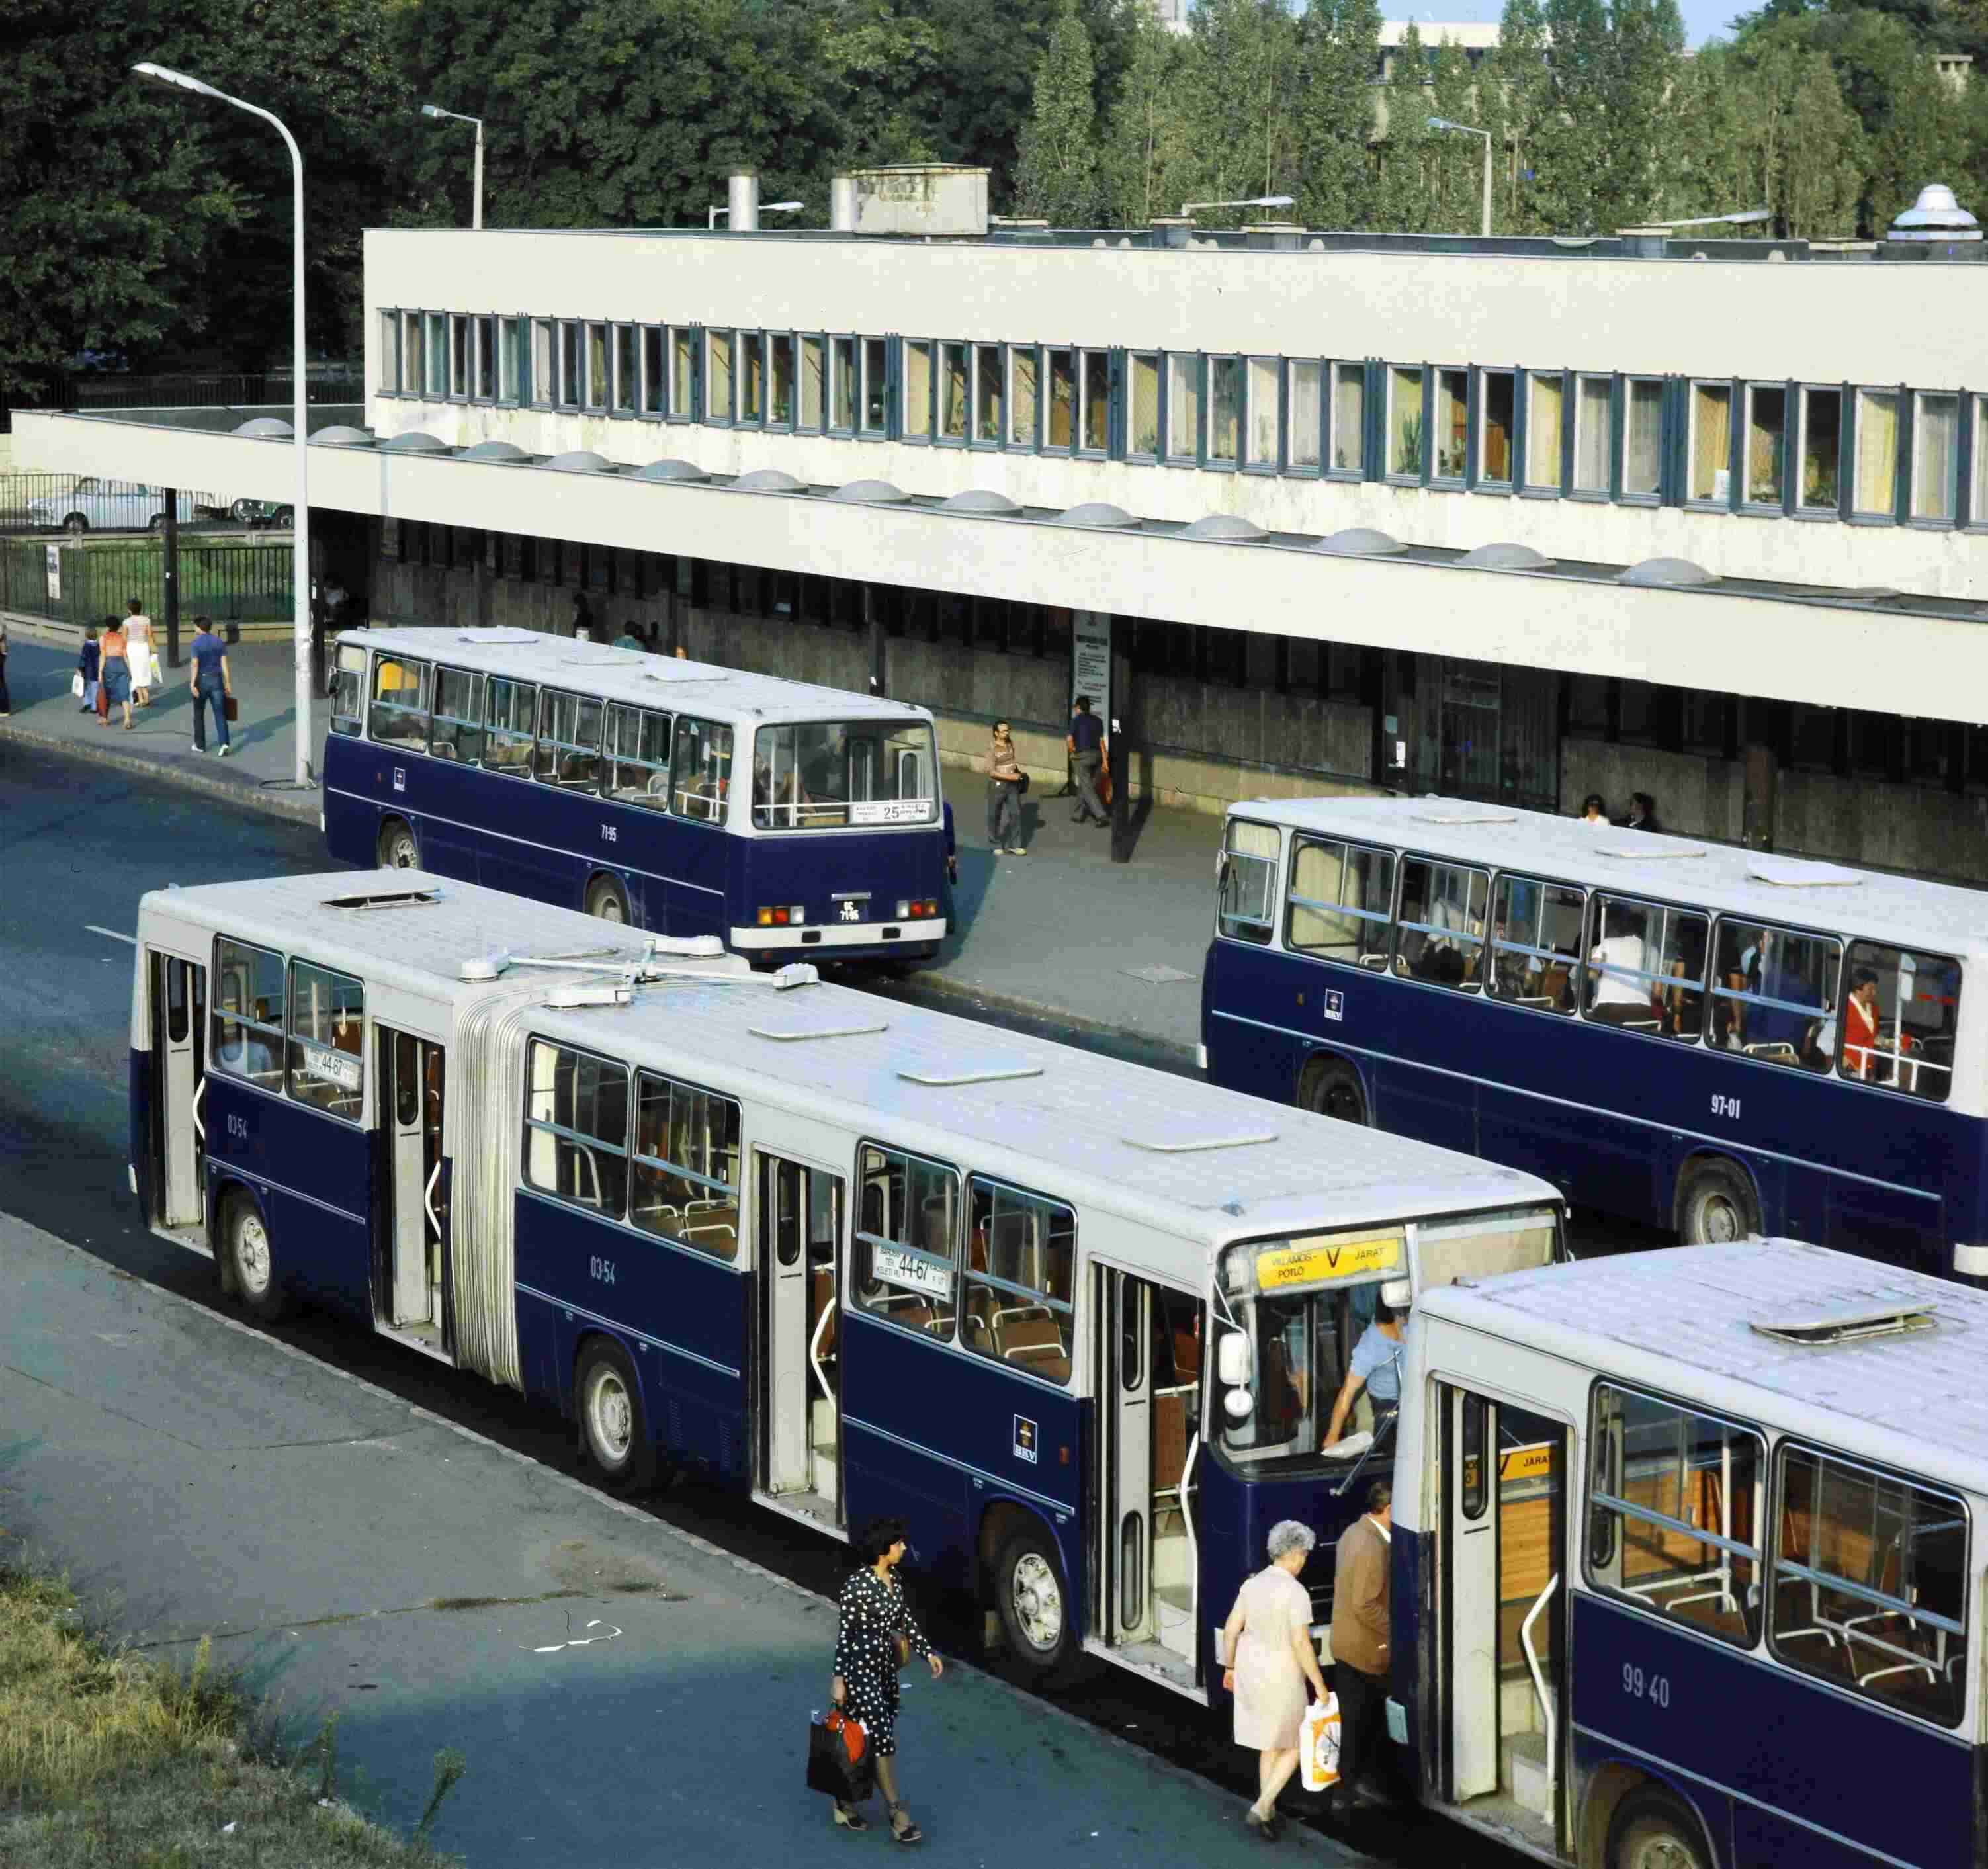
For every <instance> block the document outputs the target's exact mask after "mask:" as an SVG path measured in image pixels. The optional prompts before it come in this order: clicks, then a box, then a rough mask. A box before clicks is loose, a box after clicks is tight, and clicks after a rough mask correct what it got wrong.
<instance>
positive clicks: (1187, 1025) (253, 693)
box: [0, 620, 1222, 1062]
mask: <svg viewBox="0 0 1988 1869" xmlns="http://www.w3.org/2000/svg"><path fill="white" fill-rule="evenodd" d="M9 628H10V630H11V633H12V643H13V648H12V654H9V656H8V658H7V679H8V687H9V688H11V690H12V694H13V701H14V712H13V718H12V719H11V720H9V721H7V722H0V732H8V730H10V729H11V731H12V734H13V735H14V737H15V738H17V739H19V740H22V741H26V742H32V743H34V744H37V745H43V746H46V747H49V748H50V749H57V750H60V751H62V752H70V753H75V754H77V755H80V756H82V757H83V758H86V759H93V760H96V761H97V762H100V763H104V764H108V765H110V766H116V767H120V768H123V769H126V770H130V771H138V772H149V773H153V774H155V775H157V776H159V777H161V778H163V779H169V780H171V782H174V783H175V784H180V785H186V786H195V787H198V788H199V789H201V790H203V791H206V792H209V793H215V794H217V795H218V796H221V797H224V798H227V799H232V800H233V801H235V803H238V804H239V805H241V806H245V807H246V808H248V809H252V810H257V811H265V812H272V813H276V814H277V815H279V816H283V817H286V818H289V819H292V820H295V821H296V822H298V823H306V824H309V825H312V826H315V825H316V823H317V821H318V810H319V803H320V795H319V793H317V792H316V790H315V789H313V790H311V791H308V792H301V793H300V792H296V791H292V790H289V789H287V786H288V782H289V778H290V775H291V769H292V760H293V759H294V752H293V747H294V744H295V742H294V741H293V739H292V729H293V727H294V724H295V721H296V711H295V708H294V706H293V705H292V686H291V683H292V675H291V669H292V664H291V660H290V647H289V644H288V643H286V642H255V643H246V642H245V643H241V644H236V645H235V647H232V648H231V649H230V650H229V651H228V671H229V673H230V674H231V675H232V678H233V680H234V683H235V693H236V695H237V696H238V698H239V700H240V702H241V709H240V711H241V719H240V721H239V722H238V724H237V725H236V727H235V729H234V734H233V739H234V748H235V750H234V751H233V752H232V754H231V755H230V756H229V757H228V759H221V758H219V757H218V755H216V753H215V751H214V750H213V749H212V747H211V745H210V747H209V749H208V752H206V753H205V754H200V753H196V752H193V751H192V750H191V747H192V740H193V728H192V706H193V701H192V695H191V692H190V691H188V688H187V685H186V671H185V670H184V668H181V669H169V670H167V684H166V685H165V687H164V688H159V689H155V690H154V701H153V704H152V705H151V706H150V708H134V710H133V711H132V722H133V731H132V732H130V733H126V732H123V730H122V728H120V727H117V726H115V725H113V726H110V727H100V726H99V725H97V724H96V716H95V715H93V714H84V713H83V712H81V711H79V708H78V705H77V703H76V701H75V700H74V699H73V698H72V697H71V695H70V694H69V677H70V675H71V674H72V673H73V671H74V669H75V667H76V640H77V639H76V637H75V636H74V634H73V633H72V632H69V631H66V630H56V629H52V628H49V627H46V626H42V627H36V626H34V625H32V624H25V623H22V622H20V621H19V620H16V621H15V622H12V624H10V625H9ZM183 640H191V629H188V630H187V631H186V632H185V634H184V639H183ZM161 650H162V653H163V645H161ZM312 716H313V718H312V724H311V737H312V751H311V759H312V769H313V771H316V770H319V769H320V768H321V766H322V763H323V751H324V737H325V732H326V719H327V715H326V704H325V702H324V701H323V699H322V698H320V699H319V700H318V701H316V705H315V706H314V707H313V710H312ZM945 788H946V793H947V796H948V797H949V798H950V799H952V809H953V821H954V829H955V835H956V836H957V838H958V843H959V886H958V888H957V890H956V891H955V892H954V907H955V933H954V934H953V935H952V938H950V939H949V940H948V942H947V944H946V946H945V951H944V954H943V955H942V961H941V964H940V965H939V966H938V968H932V969H927V970H925V972H922V973H921V974H920V975H918V982H919V983H920V989H921V992H928V993H932V994H936V995H944V996H945V997H946V998H948V999H966V1000H969V1001H972V1002H980V1003H983V1004H987V1005H995V1006H998V1007H999V1008H1001V1009H1006V1010H1013V1011H1019V1012H1024V1013H1027V1014H1030V1015H1033V1016H1036V1017H1038V1018H1042V1019H1048V1020H1050V1021H1052V1022H1056V1021H1061V1022H1065V1023H1067V1024H1070V1025H1074V1026H1083V1027H1087V1028H1090V1029H1094V1030H1099V1031H1104V1032H1108V1033H1124V1034H1131V1035H1133V1036H1137V1037H1138V1038H1139V1039H1142V1040H1144V1041H1145V1042H1146V1043H1148V1044H1149V1045H1150V1046H1152V1047H1153V1049H1154V1051H1155V1054H1156V1056H1158V1057H1161V1058H1167V1059H1171V1060H1173V1061H1175V1062H1182V1061H1191V1060H1192V1057H1193V1055H1194V1047H1195V1042H1196V1040H1197V1039H1198V1038H1199V1024H1200V1003H1201V1002H1200V994H1201V986H1200V981H1201V969H1202V958H1203V956H1204V955H1205V951H1206V949H1207V946H1208V938H1209V928H1210V926H1211V924H1212V916H1213V913H1214V889H1215V851H1216V850H1217V848H1218V847H1219V843H1220V841H1221V836H1222V820H1220V819H1219V818H1216V817H1211V816H1204V815H1202V814H1201V813H1195V812H1188V811H1166V810H1155V811H1154V812H1152V813H1150V814H1149V815H1148V816H1146V818H1145V819H1144V822H1143V823H1142V825H1141V830H1140V832H1139V836H1138V843H1137V846H1136V847H1135V849H1134V853H1133V858H1132V860H1131V862H1130V863H1125V864H1114V863H1113V862H1112V860H1111V833H1109V832H1108V831H1106V830H1099V829H1097V827H1096V826H1080V825H1076V824H1073V823H1071V822H1070V804H1071V803H1072V801H1071V800H1070V799H1063V798H1058V797H1056V796H1053V794H1052V793H1050V791H1049V789H1047V788H1040V789H1036V790H1035V791H1033V792H1032V793H1031V794H1030V796H1029V797H1028V798H1027V799H1026V800H1024V801H1023V833H1024V840H1025V842H1026V844H1027V846H1028V849H1029V854H1028V855H1027V856H1026V857H1006V856H999V857H997V856H996V855H995V854H994V853H992V851H991V850H989V848H988V844H987V836H986V790H987V785H986V779H985V778H984V777H983V776H982V775H981V774H980V773H978V772H969V771H966V770H964V769H959V768H952V769H948V771H947V772H946V774H945ZM1134 809H1135V810H1136V809H1137V807H1136V806H1135V807H1134ZM1141 968H1144V969H1149V970H1155V971H1153V972H1150V973H1148V975H1144V976H1142V975H1141V974H1140V973H1138V972H1135V971H1134V970H1135V969H1141Z"/></svg>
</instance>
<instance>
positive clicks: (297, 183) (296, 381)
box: [131, 60, 313, 786]
mask: <svg viewBox="0 0 1988 1869" xmlns="http://www.w3.org/2000/svg"><path fill="white" fill-rule="evenodd" d="M131 69H132V71H133V73H134V74H135V75H136V76H138V77H140V78H142V79H144V80H145V82H146V83H148V84H157V85H161V86H164V87H165V88H166V89H167V90H175V91H191V92H194V93H195V94H196V95H198V96H201V97H211V98H214V99H215V100H217V101H218V102H219V103H224V104H232V105H233V106H235V109H236V110H245V111H247V112H248V113H249V115H250V116H251V117H260V118H261V119H262V121H263V122H264V123H269V124H272V125H273V126H274V127H275V129H276V134H277V135H278V136H279V137H282V139H283V147H285V148H286V149H287V150H289V152H290V181H291V190H290V193H291V204H292V229H293V232H292V239H291V255H290V258H291V276H290V343H291V350H292V358H293V361H292V365H291V369H292V386H291V387H292V390H294V392H295V403H294V406H293V407H292V410H291V412H290V424H291V429H292V434H293V435H294V438H295V440H296V468H297V486H296V494H295V495H294V496H293V497H292V501H291V505H292V507H293V508H294V509H295V511H296V531H295V534H294V536H293V539H292V564H291V573H290V576H291V580H292V583H293V585H294V586H295V589H294V591H293V593H292V594H293V595H294V597H296V620H295V632H294V640H293V643H292V650H293V654H292V660H293V661H294V662H295V663H296V711H297V727H296V741H297V753H296V773H295V779H296V783H297V784H298V785H299V786H309V785H310V784H311V783H312V782H313V781H312V779H311V624H310V603H311V581H310V457H309V453H308V451H307V448H308V443H309V436H308V434H307V433H306V428H305V425H304V406H305V401H306V397H305V390H306V386H307V384H309V369H310V367H309V360H308V359H307V358H306V356H305V354H304V159H303V152H302V151H301V150H299V148H298V147H297V140H296V137H293V136H292V135H291V134H290V133H289V129H288V128H287V127H286V126H285V124H284V123H283V120H282V118H280V117H276V116H274V115H272V113H270V112H269V111H267V110H264V109H263V108H262V106H261V105H259V104H251V103H243V102H242V100H241V99H240V98H238V97H230V96H228V93H226V92H225V91H217V90H215V88H214V86H212V85H211V84H202V83H201V81H200V80H199V79H198V78H189V77H188V76H187V75H186V74H185V73H184V72H176V71H168V70H167V69H166V68H165V66H163V65H154V64H153V63H150V61H149V60H147V62H146V63H144V64H142V65H134V66H132V67H131Z"/></svg>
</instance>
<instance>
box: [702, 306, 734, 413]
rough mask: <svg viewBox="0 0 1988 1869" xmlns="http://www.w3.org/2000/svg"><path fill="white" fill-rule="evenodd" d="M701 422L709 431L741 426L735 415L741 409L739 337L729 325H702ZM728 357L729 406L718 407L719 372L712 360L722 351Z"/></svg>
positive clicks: (726, 360)
mask: <svg viewBox="0 0 1988 1869" xmlns="http://www.w3.org/2000/svg"><path fill="white" fill-rule="evenodd" d="M693 328H694V329H695V330H696V332H697V333H698V361H699V365H700V367H699V369H698V416H697V418H698V421H700V422H702V424H703V425H704V426H705V428H735V427H736V426H737V424H736V422H735V421H734V419H733V417H732V411H734V410H735V408H737V407H738V406H739V333H737V332H736V331H735V330H732V327H731V326H729V325H698V326H694V327H693ZM721 347H722V349H723V350H724V353H725V406H724V407H723V408H722V409H720V408H718V407H716V406H715V402H716V394H715V385H716V384H717V381H718V371H717V370H716V369H715V367H714V366H713V364H712V358H713V357H714V356H715V354H716V353H717V352H718V350H719V349H720V348H721Z"/></svg>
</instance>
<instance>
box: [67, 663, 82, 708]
mask: <svg viewBox="0 0 1988 1869" xmlns="http://www.w3.org/2000/svg"><path fill="white" fill-rule="evenodd" d="M69 692H70V693H71V694H72V695H74V696H75V697H76V699H77V700H78V701H80V700H81V699H82V698H83V695H84V694H85V693H86V689H85V688H84V687H83V671H82V670H81V669H78V670H77V671H76V673H75V674H73V675H71V676H70V677H69Z"/></svg>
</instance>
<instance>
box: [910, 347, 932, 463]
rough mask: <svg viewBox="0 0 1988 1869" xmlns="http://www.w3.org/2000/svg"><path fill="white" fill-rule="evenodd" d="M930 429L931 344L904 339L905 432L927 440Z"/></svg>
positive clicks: (921, 439)
mask: <svg viewBox="0 0 1988 1869" xmlns="http://www.w3.org/2000/svg"><path fill="white" fill-rule="evenodd" d="M931 431H932V347H931V345H930V344H929V343H927V342H925V340H922V339H918V340H912V339H907V340H906V341H905V343H904V434H905V438H906V439H908V440H916V441H930V440H931Z"/></svg>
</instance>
